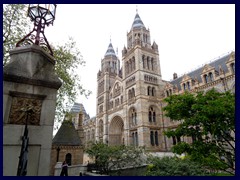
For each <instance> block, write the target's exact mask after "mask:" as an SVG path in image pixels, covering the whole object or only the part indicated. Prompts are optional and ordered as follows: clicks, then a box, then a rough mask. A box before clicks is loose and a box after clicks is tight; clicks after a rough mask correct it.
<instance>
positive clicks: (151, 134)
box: [150, 131, 154, 146]
mask: <svg viewBox="0 0 240 180" xmlns="http://www.w3.org/2000/svg"><path fill="white" fill-rule="evenodd" d="M150 142H151V145H152V146H154V134H153V131H151V132H150Z"/></svg>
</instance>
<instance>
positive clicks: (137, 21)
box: [131, 13, 146, 29]
mask: <svg viewBox="0 0 240 180" xmlns="http://www.w3.org/2000/svg"><path fill="white" fill-rule="evenodd" d="M135 28H145V26H144V24H143V22H142V20H141V18H140V16H139V14H138V13H137V14H136V16H135V18H134V21H133V24H132V28H131V29H135ZM145 29H146V28H145Z"/></svg>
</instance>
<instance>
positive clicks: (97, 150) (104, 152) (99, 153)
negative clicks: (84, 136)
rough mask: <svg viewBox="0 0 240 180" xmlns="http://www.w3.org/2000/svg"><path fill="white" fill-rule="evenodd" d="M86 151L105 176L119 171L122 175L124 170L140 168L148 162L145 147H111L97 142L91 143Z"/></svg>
mask: <svg viewBox="0 0 240 180" xmlns="http://www.w3.org/2000/svg"><path fill="white" fill-rule="evenodd" d="M85 151H86V153H87V154H88V155H89V157H90V158H92V159H93V160H94V161H95V164H96V166H97V167H98V169H99V170H100V173H104V174H109V172H111V171H113V170H117V171H118V175H120V173H121V171H120V170H121V169H122V168H124V167H139V166H141V165H143V164H144V162H145V160H146V158H145V153H144V148H143V147H133V146H125V145H116V146H109V145H107V144H104V143H102V142H96V143H91V144H90V145H89V146H88V147H87V149H86V150H85Z"/></svg>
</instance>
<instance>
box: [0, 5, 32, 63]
mask: <svg viewBox="0 0 240 180" xmlns="http://www.w3.org/2000/svg"><path fill="white" fill-rule="evenodd" d="M26 12H27V6H26V4H4V5H3V65H5V64H6V63H7V62H8V61H9V50H11V49H13V48H14V47H15V46H16V43H17V42H18V41H19V40H20V39H21V38H23V37H24V36H25V35H26V32H27V30H29V28H30V26H29V24H30V23H29V22H30V20H29V19H28V18H26Z"/></svg>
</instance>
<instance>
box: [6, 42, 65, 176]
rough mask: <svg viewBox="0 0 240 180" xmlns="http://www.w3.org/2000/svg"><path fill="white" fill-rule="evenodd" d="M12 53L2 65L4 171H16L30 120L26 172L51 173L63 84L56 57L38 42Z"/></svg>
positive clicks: (32, 174) (15, 173) (43, 174)
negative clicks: (59, 100)
mask: <svg viewBox="0 0 240 180" xmlns="http://www.w3.org/2000/svg"><path fill="white" fill-rule="evenodd" d="M10 56H11V59H10V62H9V63H8V64H6V65H5V66H4V69H3V80H4V81H3V87H4V88H3V175H4V176H16V175H17V169H18V163H19V156H20V152H21V145H22V136H23V133H24V129H25V124H26V121H27V124H28V138H29V141H28V153H27V159H28V162H27V174H26V175H27V176H48V175H49V168H50V155H51V145H52V134H53V123H54V117H55V107H56V94H57V90H58V88H59V87H60V86H61V81H60V80H59V79H58V77H57V76H56V74H55V73H54V64H55V60H54V59H53V57H52V56H50V55H48V54H47V53H46V52H45V51H43V50H42V48H41V47H39V46H36V45H30V46H25V47H18V48H15V49H13V50H12V51H10ZM26 112H27V113H26ZM30 112H31V113H30Z"/></svg>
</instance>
